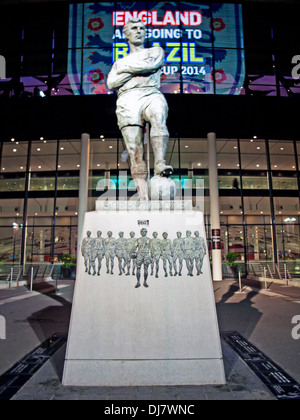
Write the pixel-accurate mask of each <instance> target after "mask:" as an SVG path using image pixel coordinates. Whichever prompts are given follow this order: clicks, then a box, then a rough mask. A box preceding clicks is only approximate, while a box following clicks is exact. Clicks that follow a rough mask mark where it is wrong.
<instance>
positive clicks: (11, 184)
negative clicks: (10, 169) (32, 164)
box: [0, 174, 25, 192]
mask: <svg viewBox="0 0 300 420" xmlns="http://www.w3.org/2000/svg"><path fill="white" fill-rule="evenodd" d="M24 190H25V174H15V175H13V174H7V175H4V174H1V175H0V192H11V191H18V192H19V191H24Z"/></svg>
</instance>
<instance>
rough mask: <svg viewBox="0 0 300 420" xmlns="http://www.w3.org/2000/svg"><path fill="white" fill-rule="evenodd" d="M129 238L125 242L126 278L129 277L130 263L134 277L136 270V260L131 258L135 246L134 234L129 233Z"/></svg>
mask: <svg viewBox="0 0 300 420" xmlns="http://www.w3.org/2000/svg"><path fill="white" fill-rule="evenodd" d="M129 235H130V238H129V239H127V241H126V252H127V255H126V265H127V273H126V276H129V275H130V266H131V261H132V275H133V276H134V275H135V269H136V258H131V254H132V250H133V248H134V246H135V243H136V239H135V232H130V234H129Z"/></svg>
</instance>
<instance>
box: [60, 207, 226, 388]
mask: <svg viewBox="0 0 300 420" xmlns="http://www.w3.org/2000/svg"><path fill="white" fill-rule="evenodd" d="M142 228H146V229H147V237H148V238H152V233H153V232H157V233H158V238H159V239H162V234H163V232H167V233H168V239H171V240H172V241H173V240H174V239H175V238H176V232H178V231H180V232H182V237H183V238H184V237H185V236H186V231H187V230H190V231H191V232H192V234H193V237H194V232H195V231H199V233H200V237H204V238H205V229H204V222H203V214H202V213H200V212H195V211H182V212H180V211H160V212H159V211H130V212H126V211H125V212H120V211H96V212H90V213H87V214H86V216H85V223H84V229H83V232H84V235H85V232H87V231H91V232H92V235H91V237H93V238H95V237H96V234H97V231H98V230H101V231H102V237H103V238H107V232H108V231H112V233H113V237H114V238H115V239H117V238H118V233H119V232H121V231H122V232H124V238H129V234H130V232H135V237H136V238H140V237H141V234H140V230H141V229H142ZM159 263H160V267H159V272H158V277H157V278H156V277H155V275H152V276H151V275H150V274H151V265H150V266H149V277H148V280H147V283H148V286H149V287H144V286H143V273H144V269H143V268H142V270H141V271H142V277H141V287H139V288H135V285H136V283H137V279H136V276H135V275H132V269H131V271H130V275H125V274H126V273H122V274H121V275H119V265H118V259H117V257H116V258H115V261H114V269H113V272H114V274H110V273H108V274H107V273H106V264H105V258H104V259H103V261H102V268H101V273H100V275H99V276H98V275H97V274H96V275H94V276H93V275H92V273H91V274H90V275H89V274H88V273H86V272H85V266H84V259H83V257H82V259H81V260H80V261H79V262H78V268H77V277H76V287H75V295H74V300H73V309H72V317H71V324H70V331H69V339H68V346H67V353H66V361H65V368H64V376H63V384H64V385H74V386H76V385H78V386H135V385H136V386H146V385H148V386H149V385H204V384H224V383H225V377H224V368H223V361H222V352H221V346H220V337H219V329H218V322H217V316H216V309H215V302H214V294H213V287H212V280H211V273H210V264H209V259H208V256H207V254H206V257H205V259H204V264H203V267H202V272H203V274H200V275H197V272H196V270H195V268H194V270H193V276H190V275H188V271H187V268H186V264H185V262H183V270H182V275H181V276H179V275H177V276H174V269H173V273H172V274H173V276H171V275H170V271H169V261H166V267H167V273H168V274H167V277H165V270H164V268H163V260H162V259H161V260H160V262H159ZM177 264H178V261H177ZM96 268H98V267H96ZM154 274H155V273H154Z"/></svg>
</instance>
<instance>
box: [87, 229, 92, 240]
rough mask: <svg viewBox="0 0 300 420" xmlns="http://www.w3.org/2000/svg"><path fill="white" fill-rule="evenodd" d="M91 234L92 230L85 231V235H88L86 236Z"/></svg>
mask: <svg viewBox="0 0 300 420" xmlns="http://www.w3.org/2000/svg"><path fill="white" fill-rule="evenodd" d="M91 234H92V232H91V231H90V230H88V231H87V232H86V235H87V237H88V238H89V237H90V236H91Z"/></svg>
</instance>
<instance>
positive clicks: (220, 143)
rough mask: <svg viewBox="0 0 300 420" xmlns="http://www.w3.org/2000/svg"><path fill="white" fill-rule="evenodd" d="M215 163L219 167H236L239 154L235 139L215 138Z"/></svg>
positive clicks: (237, 166)
mask: <svg viewBox="0 0 300 420" xmlns="http://www.w3.org/2000/svg"><path fill="white" fill-rule="evenodd" d="M217 164H218V168H220V169H234V170H236V169H238V168H239V155H238V144H237V140H236V139H234V140H231V139H218V140H217Z"/></svg>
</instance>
